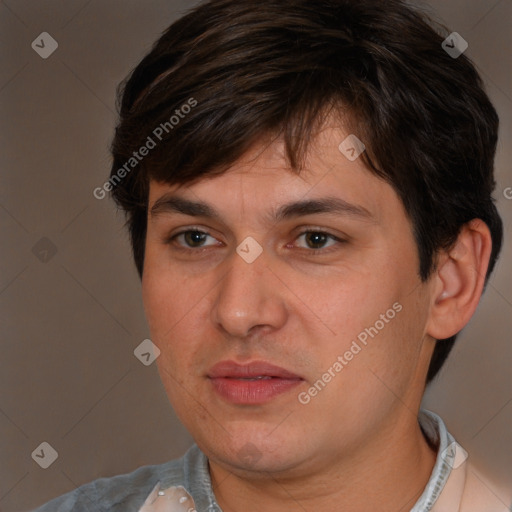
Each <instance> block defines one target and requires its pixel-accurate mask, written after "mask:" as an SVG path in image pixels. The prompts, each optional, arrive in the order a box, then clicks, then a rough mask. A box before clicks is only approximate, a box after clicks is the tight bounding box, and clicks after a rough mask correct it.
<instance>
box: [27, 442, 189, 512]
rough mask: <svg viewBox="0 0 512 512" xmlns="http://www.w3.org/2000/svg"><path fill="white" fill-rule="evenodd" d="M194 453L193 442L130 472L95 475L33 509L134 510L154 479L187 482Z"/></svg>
mask: <svg viewBox="0 0 512 512" xmlns="http://www.w3.org/2000/svg"><path fill="white" fill-rule="evenodd" d="M197 456H198V450H197V447H196V446H195V445H194V446H193V447H192V448H190V449H189V451H188V452H187V453H186V454H185V455H184V456H183V457H182V458H180V459H175V460H172V461H169V462H166V463H164V464H160V465H153V466H142V467H140V468H138V469H136V470H135V471H133V472H131V473H127V474H124V475H117V476H114V477H110V478H99V479H97V480H94V481H92V482H89V483H87V484H85V485H82V486H80V487H78V488H77V489H75V490H73V491H71V492H69V493H67V494H64V495H62V496H59V497H58V498H55V499H54V500H52V501H50V502H48V503H46V504H45V505H43V506H41V507H39V508H37V509H35V510H34V511H33V512H71V511H72V512H121V511H123V512H131V511H134V512H137V511H138V510H139V509H140V508H141V507H142V505H143V503H144V501H145V499H146V497H147V496H148V495H149V494H150V492H151V491H152V489H153V488H154V487H155V485H156V484H157V483H158V482H162V483H163V484H164V486H166V487H167V486H173V485H183V486H185V485H186V484H187V483H188V480H189V477H190V475H189V474H188V472H189V471H190V469H191V464H190V459H194V457H197Z"/></svg>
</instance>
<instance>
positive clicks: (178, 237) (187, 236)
mask: <svg viewBox="0 0 512 512" xmlns="http://www.w3.org/2000/svg"><path fill="white" fill-rule="evenodd" d="M208 238H211V239H212V240H215V241H216V239H215V238H214V237H213V236H211V235H209V234H208V233H206V232H205V231H200V230H198V229H189V230H187V231H182V232H181V233H177V234H175V235H173V236H172V237H170V239H169V240H168V242H169V243H172V242H174V241H177V242H178V243H179V245H180V246H181V247H183V248H184V250H187V248H188V249H192V250H193V249H200V248H202V247H208V245H205V242H206V241H207V239H208ZM209 245H216V244H209Z"/></svg>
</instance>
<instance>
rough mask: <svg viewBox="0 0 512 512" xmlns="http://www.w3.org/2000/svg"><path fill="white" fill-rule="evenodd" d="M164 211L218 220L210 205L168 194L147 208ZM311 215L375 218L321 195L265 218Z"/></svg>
mask: <svg viewBox="0 0 512 512" xmlns="http://www.w3.org/2000/svg"><path fill="white" fill-rule="evenodd" d="M164 213H180V214H183V215H188V216H190V217H205V218H211V219H214V220H217V221H220V222H222V217H221V215H220V213H219V212H218V211H217V210H216V209H215V208H214V207H213V206H211V205H209V204H207V203H204V202H201V201H190V200H189V199H184V198H182V197H177V196H174V195H171V194H165V195H163V196H162V197H160V198H159V199H157V200H156V201H155V203H154V204H153V206H152V207H151V210H150V216H151V217H157V216H158V215H161V214H164ZM314 214H338V215H347V216H350V217H354V218H356V219H359V220H366V221H375V217H374V216H373V215H372V214H371V213H370V212H369V211H368V210H367V209H366V208H364V207H363V206H360V205H355V204H352V203H349V202H347V201H345V200H344V199H341V198H339V197H324V198H318V199H308V200H302V201H296V202H291V203H287V204H284V205H282V206H280V207H279V208H278V209H277V210H274V211H273V212H271V214H270V216H269V220H270V221H273V222H279V221H283V220H287V219H292V218H296V217H304V216H306V215H314Z"/></svg>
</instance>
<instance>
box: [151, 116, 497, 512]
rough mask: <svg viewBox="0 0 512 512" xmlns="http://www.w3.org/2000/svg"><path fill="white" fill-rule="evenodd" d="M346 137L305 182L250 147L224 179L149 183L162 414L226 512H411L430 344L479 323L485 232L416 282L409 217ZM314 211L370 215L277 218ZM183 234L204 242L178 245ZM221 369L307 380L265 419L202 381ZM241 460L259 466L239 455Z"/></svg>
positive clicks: (317, 149) (419, 480) (318, 151)
mask: <svg viewBox="0 0 512 512" xmlns="http://www.w3.org/2000/svg"><path fill="white" fill-rule="evenodd" d="M346 136H347V133H344V132H343V130H341V129H340V128H339V127H338V126H336V125H335V124H334V123H331V124H327V125H326V126H324V128H323V129H322V130H321V131H320V132H319V133H318V135H317V137H316V139H315V141H314V144H312V145H311V146H310V148H309V154H308V158H307V162H306V170H305V171H304V172H303V173H302V174H301V175H300V176H298V175H297V174H295V173H294V172H292V171H291V170H290V169H289V168H288V165H287V163H286V161H285V159H284V156H283V155H284V149H283V145H282V142H281V141H280V140H279V139H277V140H274V141H272V142H268V141H260V142H259V143H258V144H255V145H254V146H253V148H252V149H251V150H250V151H248V152H247V153H246V154H245V155H244V156H243V157H242V158H241V159H240V160H239V161H237V162H236V163H235V164H234V165H233V166H232V167H231V168H230V169H229V170H228V171H227V172H225V173H224V174H222V175H220V176H216V177H213V178H203V179H201V180H199V181H198V182H196V183H194V184H192V185H188V186H177V185H169V184H166V183H157V182H154V181H152V182H151V184H150V193H149V209H150V213H149V215H148V230H147V240H146V255H145V263H144V273H143V300H144V306H145V311H146V316H147V319H148V323H149V326H150V330H151V335H152V340H153V341H154V343H155V344H156V345H157V346H158V347H159V348H160V350H161V355H160V357H159V358H158V359H157V361H158V367H159V372H160V375H161V378H162V381H163V384H164V386H165V388H166V391H167V394H168V396H169V399H170V402H171V404H172V406H173V407H174V409H175V411H176V413H177V415H178V416H179V418H180V419H181V421H182V422H183V423H184V425H185V427H186V428H187V429H188V431H189V432H190V433H191V435H192V436H193V437H194V439H195V440H196V442H197V444H198V445H199V447H200V448H201V449H202V450H203V452H204V453H205V454H206V455H207V456H208V458H209V461H210V474H211V478H212V483H213V486H214V491H215V494H216V497H217V500H218V502H219V505H220V506H221V507H222V509H223V510H224V511H225V512H242V511H243V512H252V511H260V510H266V511H268V512H274V511H278V510H279V511H282V510H287V511H304V510H308V511H309V510H311V511H313V510H332V511H335V510H341V509H343V510H344V512H356V511H357V512H361V511H363V510H381V511H390V512H391V511H393V512H396V511H399V510H409V509H410V508H411V507H412V506H413V505H414V503H415V502H416V500H417V499H418V498H419V496H420V495H421V493H422V492H423V490H424V488H425V485H426V484H427V482H428V480H429V478H430V474H431V471H432V468H433V465H434V462H435V457H436V453H435V452H434V451H433V450H432V449H431V448H430V447H429V445H428V444H427V442H426V440H425V438H424V436H423V434H422V432H421V430H420V428H419V426H418V422H417V414H418V410H419V407H420V402H421V398H422V395H423V392H424V382H425V376H426V372H427V369H428V364H429V361H430V358H431V355H432V351H433V349H434V346H435V343H436V342H435V340H434V338H435V337H439V338H441V339H442V338H446V337H448V336H450V335H451V334H454V333H455V332H458V331H459V330H460V329H461V328H462V326H463V325H465V323H467V321H468V320H469V318H470V316H471V314H472V313H473V311H474V309H475V308H476V304H477V303H478V299H479V297H480V294H481V291H482V287H483V276H484V275H485V271H486V265H487V261H488V258H489V253H490V235H489V232H488V229H487V228H486V226H485V225H484V224H483V223H482V222H480V221H474V222H473V224H470V225H468V226H467V227H465V228H464V229H463V230H462V231H461V235H460V237H459V242H458V244H457V246H456V248H455V249H454V251H453V254H452V253H449V252H446V253H440V255H439V266H438V269H437V271H436V272H435V273H434V275H433V276H432V278H431V279H429V280H428V281H427V282H422V281H421V280H420V278H419V275H418V269H419V260H418V252H417V247H416V244H415V241H414V238H413V232H412V226H411V223H410V221H409V219H408V217H407V215H406V212H405V210H404V208H403V205H402V203H401V201H400V200H399V198H398V196H397V194H396V193H395V192H394V190H393V189H392V188H391V186H390V185H388V184H387V183H385V182H383V181H382V180H380V179H378V178H377V177H376V176H375V175H373V174H371V173H370V172H369V171H368V170H367V169H366V168H365V166H364V165H363V162H362V160H361V159H357V160H355V161H354V162H351V161H349V160H348V159H346V158H345V157H344V156H343V155H342V154H341V153H340V151H339V149H338V145H339V143H340V142H341V141H342V140H344V139H345V138H346ZM166 194H172V195H174V196H179V197H182V198H186V199H189V200H191V201H202V202H206V203H208V204H209V205H210V206H212V207H214V208H215V209H216V210H217V211H218V212H219V215H220V218H219V219H213V218H207V217H191V216H188V215H184V214H181V213H176V212H172V211H164V210H160V211H159V212H155V213H154V214H152V213H151V208H152V207H153V205H154V204H155V202H156V201H157V200H159V199H160V198H162V197H163V196H164V195H166ZM323 197H337V198H342V199H344V200H345V201H347V202H349V203H351V204H354V205H358V206H359V207H362V208H364V209H365V210H366V211H368V212H369V214H370V215H369V216H368V217H362V216H357V215H353V214H347V213H341V214H340V213H329V214H325V213H317V214H310V215H307V216H302V217H296V218H292V219H287V220H283V221H279V222H276V221H272V220H270V219H269V217H270V214H271V212H272V211H273V210H274V209H277V208H278V207H279V206H280V205H282V204H284V203H288V202H291V201H297V200H304V199H315V198H323ZM310 228H311V229H314V230H315V232H320V233H327V234H329V235H332V236H334V237H337V238H339V239H341V240H344V242H338V241H336V240H335V239H332V238H329V237H328V238H325V239H321V241H320V242H318V239H315V238H314V236H313V237H311V235H309V236H308V235H304V234H303V233H304V230H305V229H310ZM187 229H188V230H191V231H198V230H199V231H203V232H207V233H208V235H209V236H206V237H204V239H202V240H200V241H199V242H198V241H197V238H196V239H194V238H192V239H190V238H186V237H185V236H177V237H175V235H177V234H178V233H180V232H182V231H184V230H187ZM248 236H250V237H253V238H254V239H255V240H256V241H257V242H258V243H259V244H260V246H261V247H262V249H263V252H262V254H261V255H260V256H259V257H258V258H257V259H256V260H255V261H254V262H253V263H250V264H249V263H247V262H246V261H244V259H242V258H241V257H240V256H239V255H238V254H237V252H236V248H237V246H239V245H240V244H241V243H242V241H244V240H245V239H246V237H248ZM173 237H174V238H173ZM169 239H172V240H171V241H170V240H169ZM187 241H188V245H187ZM315 243H317V245H315ZM191 244H192V245H191ZM194 244H195V245H194ZM322 244H323V245H322ZM186 249H189V252H186ZM395 303H399V304H400V305H401V306H402V310H401V311H400V312H399V313H397V314H396V317H395V318H394V319H392V320H390V321H389V322H387V323H386V324H385V326H384V328H382V329H381V330H380V331H379V333H378V335H376V336H375V337H374V338H369V339H368V344H367V346H365V347H364V348H363V349H362V350H361V351H360V352H359V353H358V354H357V355H355V356H354V358H353V359H352V360H351V361H350V362H349V363H348V364H347V365H346V366H345V367H344V368H343V370H342V371H341V372H339V373H337V374H336V376H335V377H334V378H332V380H331V381H330V382H329V383H328V384H327V385H326V386H325V388H324V389H322V391H321V392H319V393H317V395H316V396H314V397H312V398H311V400H310V402H309V403H307V404H306V405H303V404H301V403H300V402H299V401H298V394H299V393H300V392H304V391H307V390H308V389H309V388H310V387H311V386H313V384H314V383H315V382H316V381H318V379H319V378H321V376H322V375H323V374H325V372H327V371H328V369H329V368H331V367H332V366H333V363H334V362H335V361H336V360H337V358H338V356H340V355H343V354H344V353H345V352H346V351H347V350H349V348H350V346H351V343H352V342H353V340H355V339H356V337H357V335H358V334H360V333H361V332H362V331H364V329H365V328H368V327H370V326H374V325H375V323H376V321H377V320H379V319H380V318H381V315H382V314H385V313H386V311H387V310H389V309H390V308H392V305H393V304H395ZM225 360H234V361H237V362H239V363H240V364H244V363H247V362H249V361H254V360H264V361H267V362H270V363H272V364H274V365H277V366H281V367H283V368H285V369H286V370H288V371H291V372H293V373H295V374H298V375H299V376H301V377H302V378H303V379H304V381H303V382H302V383H300V385H299V386H298V387H297V388H295V389H293V390H292V391H289V392H287V393H284V394H282V395H279V396H277V397H275V398H273V399H272V400H270V401H269V402H267V403H265V404H263V405H234V404H232V403H229V402H227V401H226V400H224V399H223V398H222V397H220V396H219V395H218V394H217V393H216V392H215V391H214V389H213V386H212V384H211V381H210V380H209V379H208V378H207V374H208V371H209V369H210V368H211V367H212V366H213V365H214V364H216V363H218V362H220V361H225ZM249 443H250V445H249ZM248 446H250V450H251V453H253V454H254V456H253V457H252V458H251V457H249V458H244V457H243V454H244V453H246V452H247V450H248V449H249V448H248Z"/></svg>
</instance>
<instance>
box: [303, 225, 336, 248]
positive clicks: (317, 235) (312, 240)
mask: <svg viewBox="0 0 512 512" xmlns="http://www.w3.org/2000/svg"><path fill="white" fill-rule="evenodd" d="M301 238H302V239H303V240H304V241H305V243H306V246H305V247H304V246H302V247H303V248H305V249H312V250H318V249H325V248H328V247H331V246H332V245H336V243H339V242H343V241H344V240H341V239H340V238H337V237H335V236H334V235H331V234H330V233H325V232H324V231H318V230H313V229H310V230H307V231H304V232H303V233H301V234H300V235H299V236H298V237H297V240H299V239H301ZM329 240H331V241H332V242H333V243H331V244H330V245H326V243H327V242H328V241H329Z"/></svg>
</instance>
